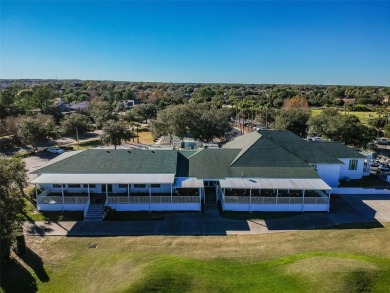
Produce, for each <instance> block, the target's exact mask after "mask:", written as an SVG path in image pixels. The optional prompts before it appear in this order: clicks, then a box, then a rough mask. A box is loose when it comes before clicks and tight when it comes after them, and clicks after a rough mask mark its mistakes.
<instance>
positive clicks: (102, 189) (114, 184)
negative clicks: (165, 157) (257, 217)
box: [33, 174, 203, 211]
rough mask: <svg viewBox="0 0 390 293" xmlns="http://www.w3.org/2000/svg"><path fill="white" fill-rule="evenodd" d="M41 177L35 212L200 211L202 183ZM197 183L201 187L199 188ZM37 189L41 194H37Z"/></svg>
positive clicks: (149, 177) (154, 177) (140, 177)
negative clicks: (96, 208)
mask: <svg viewBox="0 0 390 293" xmlns="http://www.w3.org/2000/svg"><path fill="white" fill-rule="evenodd" d="M116 175H117V176H113V175H112V174H107V175H102V174H78V175H77V174H43V175H41V176H39V177H38V178H37V179H35V180H34V181H33V183H34V184H35V186H36V198H37V203H38V209H39V210H48V211H53V210H86V209H88V206H89V204H90V203H102V204H104V205H106V206H111V207H112V208H114V209H117V210H120V211H132V210H134V211H153V210H156V211H163V210H200V209H201V197H202V193H203V190H202V189H203V182H202V181H200V180H196V179H194V178H176V179H175V178H174V174H116ZM124 175H127V176H124ZM200 182H201V183H202V185H200ZM38 186H40V187H42V188H43V189H44V190H43V192H41V193H39V192H38Z"/></svg>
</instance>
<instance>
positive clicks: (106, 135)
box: [102, 120, 133, 149]
mask: <svg viewBox="0 0 390 293" xmlns="http://www.w3.org/2000/svg"><path fill="white" fill-rule="evenodd" d="M132 137H133V134H132V133H131V131H130V130H129V129H128V127H127V125H126V123H124V122H123V121H114V120H109V121H107V123H106V124H105V125H104V127H103V135H102V141H103V142H104V143H107V144H113V145H114V147H115V149H116V147H117V146H118V145H121V144H122V140H128V139H130V138H132Z"/></svg>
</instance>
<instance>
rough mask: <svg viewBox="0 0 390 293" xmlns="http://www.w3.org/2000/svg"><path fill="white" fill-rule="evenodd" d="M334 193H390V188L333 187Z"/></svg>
mask: <svg viewBox="0 0 390 293" xmlns="http://www.w3.org/2000/svg"><path fill="white" fill-rule="evenodd" d="M332 194H350V195H356V194H388V195H390V190H388V189H375V188H348V187H343V188H333V189H332Z"/></svg>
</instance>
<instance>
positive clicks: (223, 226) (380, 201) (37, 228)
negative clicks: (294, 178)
mask: <svg viewBox="0 0 390 293" xmlns="http://www.w3.org/2000/svg"><path fill="white" fill-rule="evenodd" d="M332 206H334V207H335V208H333V209H332V210H331V212H330V213H303V214H299V215H296V216H292V217H287V218H279V219H272V220H249V221H246V220H231V219H226V218H223V217H222V216H221V215H220V213H219V212H218V210H217V209H211V210H206V211H205V212H203V213H202V212H189V213H170V214H167V215H166V216H165V218H164V219H163V220H155V221H118V222H108V221H103V222H82V221H80V222H58V223H47V222H26V223H25V224H24V229H25V234H26V235H41V236H127V235H229V234H263V233H273V232H284V231H292V230H311V229H321V228H326V227H332V226H335V225H341V224H350V223H367V222H370V223H372V224H373V225H375V226H377V227H381V226H382V225H381V223H380V222H390V197H389V196H386V195H345V196H338V197H335V198H333V199H332Z"/></svg>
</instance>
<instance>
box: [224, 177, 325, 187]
mask: <svg viewBox="0 0 390 293" xmlns="http://www.w3.org/2000/svg"><path fill="white" fill-rule="evenodd" d="M219 182H220V184H221V187H222V188H236V189H291V190H293V189H298V190H331V189H332V188H331V187H330V186H329V185H328V184H326V183H325V182H324V181H323V180H322V179H277V178H275V179H272V178H226V179H222V180H219Z"/></svg>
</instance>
